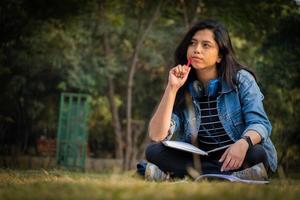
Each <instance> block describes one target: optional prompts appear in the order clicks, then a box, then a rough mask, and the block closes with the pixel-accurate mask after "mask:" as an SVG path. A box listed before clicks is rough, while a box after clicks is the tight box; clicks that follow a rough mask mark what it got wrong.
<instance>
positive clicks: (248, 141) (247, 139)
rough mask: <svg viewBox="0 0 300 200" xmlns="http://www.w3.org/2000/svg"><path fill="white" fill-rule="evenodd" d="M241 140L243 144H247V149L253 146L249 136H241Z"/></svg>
mask: <svg viewBox="0 0 300 200" xmlns="http://www.w3.org/2000/svg"><path fill="white" fill-rule="evenodd" d="M241 140H243V141H245V143H247V144H248V149H249V148H251V147H252V146H253V143H252V140H251V138H250V136H247V135H244V136H242V138H241Z"/></svg>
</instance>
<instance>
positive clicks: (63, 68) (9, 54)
mask: <svg viewBox="0 0 300 200" xmlns="http://www.w3.org/2000/svg"><path fill="white" fill-rule="evenodd" d="M205 18H213V19H217V20H219V21H221V22H222V23H223V24H224V25H225V26H226V27H227V29H228V31H229V33H230V36H231V38H232V42H233V45H234V48H235V50H236V54H237V57H238V58H239V60H240V61H241V63H243V64H245V65H247V66H248V67H250V68H251V69H253V70H254V71H255V72H256V73H257V76H258V82H259V85H260V87H261V89H262V92H263V94H264V95H265V100H264V105H265V109H266V111H267V113H268V116H269V118H270V120H271V122H272V125H273V131H272V136H271V138H272V140H273V141H274V143H275V146H276V148H277V150H278V159H279V165H280V170H281V171H284V172H285V173H292V172H297V170H299V167H300V154H299V152H300V134H299V130H300V127H299V126H300V122H299V119H300V118H299V113H300V110H299V108H300V107H299V100H300V88H299V83H298V82H299V74H300V48H299V46H300V37H299V36H300V28H299V26H300V1H298V0H251V1H250V0H248V1H245V0H230V1H225V0H224V1H222V0H221V1H220V0H164V1H163V0H161V1H158V0H152V1H150V0H148V1H147V0H42V1H41V0H2V1H1V2H0V167H2V168H24V169H30V168H53V167H54V168H55V167H58V164H61V165H63V166H66V167H70V166H77V167H79V168H81V169H85V170H95V171H103V170H112V169H116V170H121V171H123V170H128V169H133V168H134V167H135V165H136V162H137V161H138V160H140V159H143V157H144V155H143V152H144V149H145V146H146V144H147V143H148V142H149V140H148V137H147V126H148V122H149V119H150V117H151V115H152V114H153V111H154V109H155V107H156V105H157V103H158V102H159V100H160V98H161V96H162V93H163V90H164V87H165V84H166V81H167V75H168V70H169V69H170V67H172V66H173V65H174V62H173V54H174V51H175V48H176V47H177V45H178V43H179V42H180V40H181V39H182V37H183V36H184V34H185V33H186V31H187V30H188V29H189V27H190V26H191V25H192V24H193V23H195V22H196V21H198V20H201V19H205ZM63 95H64V96H63ZM72 95H73V96H72ZM76 95H81V96H80V97H78V96H76ZM74 96H76V97H74ZM73 97H74V98H73ZM81 97H82V99H81ZM74 105H77V107H76V106H75V107H74ZM86 106H87V107H86ZM72 116H75V117H73V118H72ZM76 116H77V118H76ZM68 117H69V118H68ZM64 119H65V120H64ZM77 125H78V127H79V128H76V127H77ZM74 127H75V128H74ZM80 127H81V128H80ZM75 132H76V134H77V136H78V137H77V136H76V138H74V137H73V136H72V134H73V133H75ZM70 134H71V136H70ZM76 134H75V135H76ZM73 135H74V134H73ZM64 142H65V143H64ZM78 142H79V143H80V145H78V144H77V143H78ZM75 143H76V144H75ZM68 145H69V146H68ZM72 145H73V146H72ZM74 145H75V146H74ZM65 147H68V149H64V148H65ZM69 147H70V148H69ZM68 159H69V161H68ZM78 159H79V160H80V162H79V164H78V165H77V164H76V163H77V160H78ZM80 163H81V164H80ZM82 163H83V164H82Z"/></svg>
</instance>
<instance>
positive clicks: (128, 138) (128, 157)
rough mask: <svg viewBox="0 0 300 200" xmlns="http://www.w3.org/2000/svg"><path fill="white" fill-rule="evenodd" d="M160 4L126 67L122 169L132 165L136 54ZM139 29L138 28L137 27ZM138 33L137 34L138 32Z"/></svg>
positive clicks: (159, 4)
mask: <svg viewBox="0 0 300 200" xmlns="http://www.w3.org/2000/svg"><path fill="white" fill-rule="evenodd" d="M160 6H161V1H159V3H158V4H157V7H156V10H155V12H154V14H153V16H152V17H151V18H150V20H149V23H148V25H147V27H146V28H145V29H144V32H142V34H141V37H140V38H138V39H137V43H136V46H135V49H134V53H133V56H132V62H131V65H130V67H129V69H128V82H127V105H126V106H127V109H126V153H125V160H124V163H123V164H124V165H123V167H124V169H125V170H128V169H129V168H130V167H131V165H132V155H133V154H132V153H133V152H132V148H133V146H132V145H133V143H132V127H131V120H132V87H133V78H134V74H135V70H136V66H137V63H138V55H139V52H140V49H141V46H142V43H143V41H144V39H145V37H146V35H147V34H148V32H149V31H150V29H151V27H152V25H153V23H154V21H155V19H156V17H157V16H158V14H159V10H160ZM139 29H140V28H139ZM138 35H139V34H138Z"/></svg>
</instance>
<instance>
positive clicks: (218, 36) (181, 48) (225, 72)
mask: <svg viewBox="0 0 300 200" xmlns="http://www.w3.org/2000/svg"><path fill="white" fill-rule="evenodd" d="M203 29H208V30H211V31H212V32H213V34H214V39H215V41H216V43H217V44H218V46H219V55H220V57H221V62H220V63H217V71H218V76H219V77H220V79H221V80H222V81H224V82H226V83H227V84H228V85H229V86H230V87H232V88H234V85H236V84H237V83H236V75H237V72H238V71H239V70H241V69H246V67H245V66H243V65H241V64H240V63H239V62H238V61H237V59H236V58H235V55H234V50H233V47H232V44H231V40H230V37H229V34H228V32H227V30H226V29H225V27H224V26H223V25H222V24H221V23H219V22H218V21H215V20H210V19H208V20H203V21H199V22H198V23H196V24H195V25H194V26H193V27H192V28H191V29H190V30H189V31H188V32H187V33H186V35H185V36H184V38H183V40H182V41H181V42H180V44H179V45H178V47H177V49H176V51H175V66H176V65H179V64H181V65H183V64H186V63H187V58H186V53H187V49H188V47H189V44H190V42H191V40H192V38H193V36H194V35H195V33H196V32H197V31H199V30H203ZM246 70H247V71H249V72H250V73H251V74H253V76H254V77H255V75H254V73H253V72H252V71H250V70H249V69H246ZM195 79H196V71H195V69H194V68H192V69H191V71H190V73H189V76H188V79H187V81H186V82H185V84H184V85H183V86H182V87H181V88H180V89H179V91H178V92H177V97H176V101H175V106H176V105H177V104H178V103H179V102H182V101H181V100H182V98H183V93H184V92H185V91H186V89H187V85H188V84H189V83H190V82H191V81H193V80H195Z"/></svg>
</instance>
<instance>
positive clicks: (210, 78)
mask: <svg viewBox="0 0 300 200" xmlns="http://www.w3.org/2000/svg"><path fill="white" fill-rule="evenodd" d="M189 60H190V61H191V65H190V66H187V65H186V63H188V61H189ZM175 63H176V64H175V67H173V68H172V69H171V70H170V72H169V77H168V84H167V86H166V89H165V92H164V95H163V97H162V99H161V101H160V103H159V105H158V108H157V110H156V111H155V113H154V115H153V117H152V119H151V121H150V124H149V136H150V138H151V140H152V141H154V142H153V143H151V144H150V145H149V146H148V147H147V149H146V159H147V160H148V161H149V162H150V163H153V164H154V165H156V166H157V167H158V168H159V169H160V170H162V171H163V172H165V173H169V174H171V175H172V176H175V177H183V176H185V175H187V174H188V172H187V168H188V167H195V165H197V163H195V161H196V160H195V159H194V158H195V155H193V154H191V153H188V152H185V151H181V150H177V149H173V148H170V147H166V146H164V145H163V144H162V143H161V141H163V140H169V139H171V138H175V140H179V141H184V142H188V143H193V144H198V146H199V148H201V149H203V150H206V151H208V150H212V149H215V148H218V147H224V149H223V150H220V151H216V152H214V153H210V154H209V155H208V156H200V158H199V159H198V161H197V162H200V161H201V163H200V164H201V165H200V166H201V169H200V170H201V172H202V173H204V174H205V173H224V174H231V173H233V172H236V171H240V170H244V169H246V168H249V167H251V166H254V165H256V164H258V163H263V164H264V167H265V168H266V169H270V170H271V171H275V170H276V167H277V156H276V150H275V148H274V145H273V144H272V142H271V140H270V134H271V128H272V127H271V124H270V121H269V120H268V117H267V115H266V113H265V111H264V107H263V103H262V100H263V95H262V93H261V91H260V89H259V87H258V85H257V83H256V78H255V76H254V74H253V73H252V72H250V71H249V70H248V69H245V68H244V67H243V66H242V65H241V64H239V63H238V61H237V60H236V58H235V56H234V51H233V48H232V45H231V41H230V37H229V35H228V32H227V31H226V29H225V28H224V26H223V25H221V24H220V23H219V22H217V21H214V20H205V21H200V22H198V23H197V24H195V25H194V26H193V27H192V28H191V29H190V30H189V31H188V32H187V34H186V35H185V37H184V38H183V40H182V41H181V43H180V44H179V46H178V47H177V50H176V52H175ZM225 147H227V148H225Z"/></svg>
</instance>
